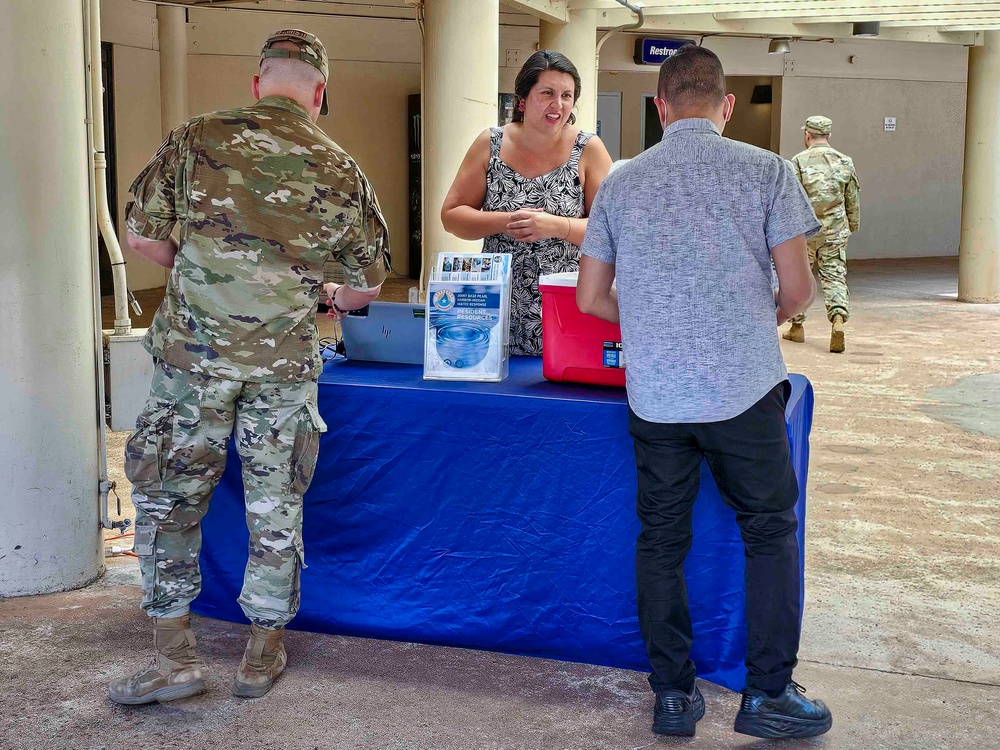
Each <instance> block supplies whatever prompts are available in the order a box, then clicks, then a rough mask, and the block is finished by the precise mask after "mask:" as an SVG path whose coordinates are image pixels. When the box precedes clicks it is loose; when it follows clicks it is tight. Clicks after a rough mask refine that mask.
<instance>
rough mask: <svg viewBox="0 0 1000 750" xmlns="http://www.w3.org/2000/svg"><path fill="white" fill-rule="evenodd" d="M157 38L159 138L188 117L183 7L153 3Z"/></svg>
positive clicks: (185, 13)
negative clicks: (154, 4) (158, 54)
mask: <svg viewBox="0 0 1000 750" xmlns="http://www.w3.org/2000/svg"><path fill="white" fill-rule="evenodd" d="M156 28H157V34H158V36H159V40H160V129H161V130H162V131H163V137H164V138H166V137H167V134H168V133H169V132H170V131H171V130H173V129H174V128H176V127H177V126H178V125H180V124H181V123H182V122H185V121H186V120H187V119H188V88H187V10H186V9H184V8H178V7H176V6H172V5H158V6H156Z"/></svg>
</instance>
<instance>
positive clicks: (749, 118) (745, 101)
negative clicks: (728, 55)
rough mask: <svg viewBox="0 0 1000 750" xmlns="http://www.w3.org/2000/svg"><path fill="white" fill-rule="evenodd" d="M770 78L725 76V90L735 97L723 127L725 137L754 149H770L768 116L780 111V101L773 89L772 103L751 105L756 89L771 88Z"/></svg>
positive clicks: (769, 117) (769, 120) (769, 119)
mask: <svg viewBox="0 0 1000 750" xmlns="http://www.w3.org/2000/svg"><path fill="white" fill-rule="evenodd" d="M770 85H771V78H770V77H763V76H728V77H727V78H726V88H727V89H729V93H731V94H733V95H734V96H735V97H736V109H735V111H734V112H733V117H732V119H731V120H730V121H729V123H728V124H727V125H726V131H725V134H726V137H727V138H732V139H734V140H737V141H743V143H749V144H750V145H752V146H756V147H757V148H764V149H769V148H771V115H772V112H779V113H780V112H781V102H780V100H779V99H778V96H777V92H774V90H773V88H772V97H773V100H772V103H771V104H751V103H750V97H751V95H752V94H753V90H754V87H756V86H770Z"/></svg>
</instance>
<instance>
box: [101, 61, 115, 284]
mask: <svg viewBox="0 0 1000 750" xmlns="http://www.w3.org/2000/svg"><path fill="white" fill-rule="evenodd" d="M114 80H115V77H114V45H112V44H111V43H109V42H101V87H102V88H103V89H104V93H103V95H102V96H101V102H102V105H101V109H102V110H103V112H104V153H105V157H106V158H107V162H108V169H107V173H106V175H105V177H106V182H107V187H108V206H109V207H110V209H111V222H112V224H117V221H116V220H117V218H118V170H117V159H116V158H115V84H114ZM115 231H116V232H117V231H118V228H117V226H116V227H115ZM97 243H98V252H97V256H98V258H97V262H98V270H99V278H100V284H101V296H102V297H104V296H107V295H109V294H114V292H115V284H114V278H113V276H112V274H111V259H110V258H109V257H108V248H107V245H105V244H104V237H103V236H101V233H100V232H98V233H97Z"/></svg>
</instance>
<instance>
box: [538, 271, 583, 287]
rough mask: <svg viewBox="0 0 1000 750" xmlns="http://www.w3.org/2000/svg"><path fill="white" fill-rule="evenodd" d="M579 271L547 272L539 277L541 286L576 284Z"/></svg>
mask: <svg viewBox="0 0 1000 750" xmlns="http://www.w3.org/2000/svg"><path fill="white" fill-rule="evenodd" d="M578 274H579V272H578V271H566V272H565V273H547V274H543V275H542V276H540V277H539V278H538V285H539V286H543V285H544V286H572V287H575V286H576V279H577V276H578Z"/></svg>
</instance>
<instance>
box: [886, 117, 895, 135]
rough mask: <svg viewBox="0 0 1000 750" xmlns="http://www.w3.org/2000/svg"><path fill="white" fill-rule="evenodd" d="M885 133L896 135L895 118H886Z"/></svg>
mask: <svg viewBox="0 0 1000 750" xmlns="http://www.w3.org/2000/svg"><path fill="white" fill-rule="evenodd" d="M885 132H886V133H894V132H896V118H895V117H886V118H885Z"/></svg>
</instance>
